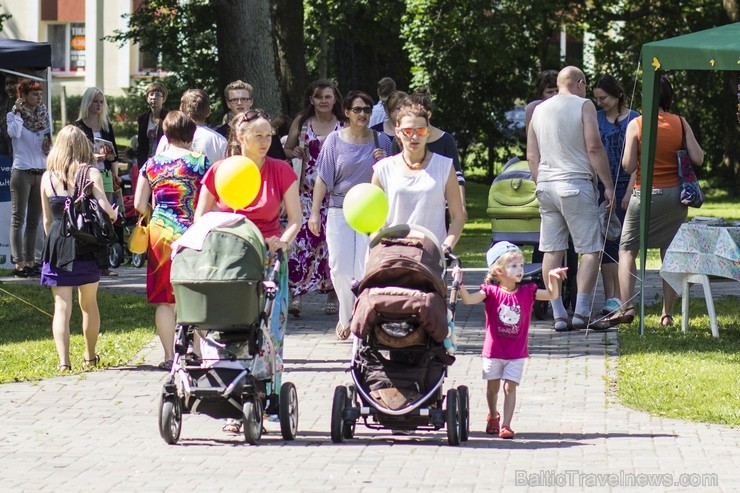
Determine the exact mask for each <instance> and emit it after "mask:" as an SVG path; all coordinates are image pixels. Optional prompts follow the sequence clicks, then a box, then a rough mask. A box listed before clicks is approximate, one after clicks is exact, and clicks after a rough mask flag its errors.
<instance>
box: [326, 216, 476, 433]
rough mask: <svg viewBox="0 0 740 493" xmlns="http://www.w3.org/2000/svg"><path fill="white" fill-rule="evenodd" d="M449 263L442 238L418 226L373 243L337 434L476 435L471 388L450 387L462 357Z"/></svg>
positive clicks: (384, 234)
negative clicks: (454, 337) (451, 342)
mask: <svg viewBox="0 0 740 493" xmlns="http://www.w3.org/2000/svg"><path fill="white" fill-rule="evenodd" d="M444 275H445V260H444V255H443V253H442V250H441V248H440V246H439V245H438V243H437V241H436V239H435V238H434V235H433V234H432V233H431V232H429V231H428V230H425V229H424V228H420V227H417V226H408V225H401V226H394V227H391V228H387V229H384V230H381V231H380V232H379V233H378V235H377V236H376V237H375V238H374V239H373V241H372V242H371V244H370V251H369V255H368V259H367V264H366V270H365V276H364V278H363V279H362V280H361V281H360V283H359V284H358V286H357V288H356V293H357V294H358V298H357V302H356V304H355V309H354V314H353V317H352V323H351V327H350V328H351V331H352V333H353V334H354V336H355V337H354V338H353V345H352V357H351V361H350V375H351V376H352V383H351V384H350V385H347V386H344V385H340V386H338V387H336V388H335V389H334V400H333V405H332V412H331V439H332V441H333V442H335V443H338V442H341V441H343V440H344V439H350V438H353V436H354V432H355V426H356V423H357V422H358V421H360V420H361V421H362V423H363V424H364V425H365V426H366V427H368V428H370V429H391V430H394V431H401V432H407V431H413V430H428V431H433V430H439V429H441V428H443V427H445V426H446V427H447V440H448V443H449V444H450V445H459V444H460V442H461V441H466V440H467V439H468V435H469V425H468V423H469V414H470V411H469V408H470V403H469V392H468V388H467V387H465V386H460V387H458V388H457V389H449V390H448V391H447V393H446V395H445V394H444V392H443V388H442V386H443V383H444V379H445V376H446V375H447V367H448V366H449V365H451V364H452V363H453V362H454V361H455V358H454V356H451V355H450V354H448V352H447V351H446V349H445V345H444V341H445V339H446V338H447V336H448V334H449V331H450V329H449V324H450V323H451V320H450V319H448V314H447V306H446V304H445V295H446V292H447V285H446V284H445V280H444Z"/></svg>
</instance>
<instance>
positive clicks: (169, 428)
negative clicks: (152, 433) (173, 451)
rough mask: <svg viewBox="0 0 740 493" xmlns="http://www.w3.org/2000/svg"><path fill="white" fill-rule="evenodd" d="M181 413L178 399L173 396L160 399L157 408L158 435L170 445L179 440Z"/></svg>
mask: <svg viewBox="0 0 740 493" xmlns="http://www.w3.org/2000/svg"><path fill="white" fill-rule="evenodd" d="M181 429H182V412H181V409H180V399H178V398H177V397H174V396H168V397H164V396H163V397H162V399H161V402H160V406H159V434H160V435H161V436H162V438H164V441H165V442H167V443H168V444H170V445H174V444H176V443H177V440H179V439H180V430H181Z"/></svg>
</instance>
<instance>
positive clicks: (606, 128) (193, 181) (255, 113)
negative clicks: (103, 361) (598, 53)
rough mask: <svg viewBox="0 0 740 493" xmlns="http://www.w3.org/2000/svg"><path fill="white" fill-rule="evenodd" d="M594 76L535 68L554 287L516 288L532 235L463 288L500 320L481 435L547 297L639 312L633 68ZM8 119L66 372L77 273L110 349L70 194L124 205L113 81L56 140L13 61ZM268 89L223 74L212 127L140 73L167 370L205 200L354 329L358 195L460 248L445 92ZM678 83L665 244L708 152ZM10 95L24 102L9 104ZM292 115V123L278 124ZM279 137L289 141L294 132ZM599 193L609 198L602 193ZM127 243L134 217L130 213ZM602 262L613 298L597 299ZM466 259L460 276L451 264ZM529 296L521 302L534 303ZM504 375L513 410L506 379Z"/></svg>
mask: <svg viewBox="0 0 740 493" xmlns="http://www.w3.org/2000/svg"><path fill="white" fill-rule="evenodd" d="M588 89H589V86H588V84H587V81H586V76H585V75H584V73H583V72H582V71H581V70H580V69H578V68H577V67H572V66H570V67H565V68H563V69H562V70H560V71H559V72H556V71H554V70H548V71H545V72H543V73H541V74H540V76H539V77H538V78H537V80H536V91H535V99H534V100H533V101H532V102H531V103H530V104H528V105H527V107H526V111H525V113H526V131H527V161H528V164H529V168H530V170H531V174H532V177H533V179H534V180H535V182H536V184H537V191H536V195H537V199H538V201H539V205H540V214H541V231H540V243H539V247H538V251H539V252H541V253H542V256H543V259H542V264H543V273H544V279H545V281H546V282H545V289H536V288H531V287H529V286H527V287H524V286H520V285H519V283H520V281H521V279H522V264H523V262H524V260H523V257H522V252H521V250H519V248H518V246H516V245H513V244H511V243H506V242H504V243H497V244H494V245H493V246H492V247H491V249H490V250H489V251H488V252H487V263H488V266H489V273H488V277H487V278H486V282H485V283H484V285H483V286H481V289H480V291H478V292H476V293H473V294H471V293H468V292H467V291H466V290H465V289H464V288H463V289H462V291H461V293H462V301H463V302H465V303H479V302H485V313H486V319H487V323H486V327H487V335H486V341H485V343H484V348H483V353H482V356H483V359H484V368H483V378H484V379H485V380H488V381H489V384H488V389H487V400H488V404H489V411H490V414H489V416H488V418H487V424H486V432H487V433H492V434H498V435H499V436H501V437H503V438H513V436H514V433H513V431H512V430H511V427H510V424H511V418H512V414H513V409H514V402H515V396H516V392H515V390H516V386H517V385H518V383H519V381H520V380H521V377H522V369H523V360H524V358H526V357H527V355H528V353H527V342H526V341H527V333H528V326H529V312H531V308H532V304H533V303H534V301H535V299H536V300H549V301H551V303H552V310H553V318H554V324H553V328H554V330H556V331H568V330H576V329H586V328H592V329H597V330H598V329H606V328H609V327H613V326H616V325H619V324H622V323H629V322H631V321H632V320H633V319H634V307H633V303H632V299H633V291H634V284H635V283H634V279H635V257H636V252H637V250H638V246H639V223H640V220H639V209H640V200H641V192H642V190H641V188H640V183H641V179H640V178H641V171H640V167H639V162H640V159H639V158H640V156H639V153H640V139H641V136H642V132H641V127H642V117H641V116H640V115H639V114H638V113H637V112H636V111H634V110H632V109H631V108H630V106H629V104H628V102H627V97H626V94H625V91H624V89H623V87H622V85H621V84H620V83H619V81H617V80H616V79H614V78H613V77H611V76H609V75H605V76H603V77H601V78H599V79H598V81H597V82H596V84H595V85H594V86H593V87H592V92H593V98H594V101H595V104H594V102H593V101H592V100H591V99H589V98H588V97H587V93H588ZM5 92H6V93H7V98H6V99H7V101H8V103H7V104H5V110H6V114H7V117H6V119H5V121H4V122H3V124H4V125H3V127H2V128H1V129H0V130H2V132H3V134H2V135H1V136H0V145H1V146H2V152H3V153H4V154H8V155H12V156H13V166H12V173H11V197H12V220H11V235H10V238H11V247H12V257H13V262H14V264H15V270H14V275H16V276H18V277H29V276H40V277H41V283H42V284H43V285H45V286H49V287H51V289H52V294H53V297H54V300H55V311H54V320H53V324H52V326H53V336H54V340H55V342H56V346H57V350H58V355H59V369H60V371H70V370H71V369H72V364H71V362H70V355H69V330H70V329H69V320H70V313H71V307H72V289H73V288H74V287H77V288H78V291H79V304H80V307H81V309H82V311H83V314H84V316H83V333H84V336H85V342H86V346H85V353H84V355H83V361H84V363H85V365H90V366H92V365H96V364H98V362H99V360H100V359H99V356H98V355H97V354H96V353H95V344H96V340H97V337H98V333H99V330H100V314H99V313H98V308H97V302H96V293H97V288H98V283H99V280H100V276H101V275H116V274H115V272H114V271H111V270H110V266H109V265H108V262H107V256H106V251H105V247H98V248H84V247H81V246H80V245H78V244H76V243H75V240H74V239H71V238H65V237H63V236H62V235H61V234H60V221H61V217H62V213H63V206H64V203H65V201H66V199H67V197H68V196H69V195H70V193H71V190H70V187H71V186H72V185H73V184H74V182H75V177H76V174H77V173H78V172H79V170H81V169H83V168H87V167H88V166H87V165H89V168H90V175H89V176H90V178H91V180H92V182H93V188H92V190H93V195H94V197H95V198H96V199H98V201H99V202H100V204H101V206H102V207H103V209H104V210H105V212H106V213H108V214H109V215H110V216H111V218H112V219H114V220H115V219H116V217H117V215H118V213H119V211H118V210H117V209H116V207H114V206H115V205H116V204H120V187H121V176H120V175H119V169H118V163H119V157H120V154H119V150H118V146H117V145H116V138H115V135H114V133H113V127H112V125H111V123H110V114H109V108H108V105H107V103H106V99H105V96H104V94H103V92H102V91H101V90H100V89H98V88H95V87H91V88H88V89H87V90H86V91H85V93H84V95H83V98H82V103H81V109H80V114H79V119H78V120H77V121H75V122H74V124H73V125H69V126H67V127H64V128H63V129H62V130H61V131H60V132H59V134H58V136H57V138H56V142H55V144H54V145H53V146H52V145H51V139H50V127H51V122H50V120H49V115H48V111H47V109H46V107H45V106H44V104H43V98H42V96H43V91H42V86H41V84H40V83H38V82H36V81H33V80H20V81H19V80H18V79H17V78H15V77H14V76H8V77H6V78H5ZM254 93H255V91H254V88H253V86H252V85H250V84H248V83H245V82H243V81H241V80H237V81H233V82H231V83H229V84H228V85H227V86H226V88H225V91H224V98H225V102H226V106H227V107H228V113H227V114H226V115H224V118H223V120H222V121H221V124H220V125H218V126H217V127H216V128H211V127H209V126H208V124H207V121H208V119H209V116H210V115H211V101H210V99H209V97H208V95H207V94H206V93H205V92H204V91H203V90H201V89H189V90H187V91H185V93H184V94H183V95H182V97H181V99H180V104H179V109H178V110H174V111H168V110H167V109H166V107H165V103H166V102H167V98H168V95H169V94H168V90H167V88H166V87H165V86H164V85H163V84H162V83H161V82H154V83H152V84H149V85H148V86H147V87H146V88H145V90H144V96H145V98H146V102H147V106H148V109H147V111H146V112H144V113H143V114H142V115H140V116H139V118H138V120H137V121H138V132H137V135H136V139H135V142H134V149H135V152H134V153H132V155H133V157H134V158H135V159H134V163H133V166H132V168H133V169H135V170H138V180H137V181H136V185H135V194H134V206H135V208H136V210H137V211H138V213H139V214H144V215H147V216H149V217H150V218H151V219H150V236H149V249H148V264H147V299H148V301H149V302H150V303H152V304H155V305H156V310H155V325H156V328H157V333H158V334H159V337H160V339H161V343H162V347H163V361H162V363H161V364H160V367H161V368H162V369H164V370H169V369H170V368H171V366H172V360H173V346H174V333H175V303H176V300H175V297H174V293H173V289H172V285H171V283H170V279H169V274H170V267H171V260H170V253H171V244H172V242H174V241H175V240H177V238H178V237H180V236H181V235H182V234H183V233H184V232H185V230H187V228H189V227H190V226H191V225H192V224H193V223H194V222H195V221H197V220H199V218H201V217H203V216H204V215H205V214H207V213H208V212H210V211H217V210H223V211H232V212H237V213H239V214H242V215H244V216H246V217H247V218H249V219H250V220H251V221H252V222H253V223H254V224H255V225H256V226H257V228H258V229H259V230H260V232H261V233H262V235H263V237H264V238H265V242H266V246H267V248H268V249H269V250H270V251H271V252H285V254H286V255H287V259H286V260H287V262H286V265H287V268H286V269H285V278H286V279H285V281H286V286H288V288H289V289H288V293H286V294H289V297H290V298H289V300H286V305H287V306H288V313H290V314H291V315H292V316H293V317H300V316H301V310H302V304H301V300H302V297H303V296H304V295H306V294H307V293H311V292H319V293H324V294H326V304H325V306H324V311H325V313H326V314H327V315H330V316H335V315H336V316H337V321H336V335H337V337H338V338H339V339H341V340H344V339H347V338H348V337H349V335H350V330H349V327H350V319H351V317H352V309H353V306H354V301H355V298H354V294H353V292H352V283H353V280H355V279H360V278H361V277H362V275H363V271H364V260H365V255H366V251H367V247H368V237H367V235H365V234H362V233H358V232H356V231H354V230H352V228H351V227H350V226H349V224H348V223H347V221H346V220H345V217H344V215H343V210H342V209H343V201H344V196H345V194H346V193H347V192H348V191H349V190H350V189H351V188H352V187H353V186H355V185H357V184H360V183H372V184H374V185H377V186H378V187H380V188H381V189H382V190H383V191H384V192H385V194H386V196H387V198H388V203H389V213H388V216H387V220H386V225H387V226H393V225H397V224H414V225H417V226H422V227H424V228H426V229H428V230H429V231H431V233H432V234H433V235H434V236H435V238H436V239H437V241H438V242H439V244H440V245H441V247H442V249H443V250H445V251H451V250H452V248H454V247H455V245H456V243H457V241H458V240H459V238H460V235H461V234H462V231H463V227H464V225H465V222H466V220H467V212H466V207H465V203H466V199H465V196H466V194H465V178H464V174H463V168H462V164H461V162H460V159H459V155H458V151H457V147H456V144H455V139H454V137H453V136H452V134H450V133H449V132H446V131H444V130H441V129H439V128H438V127H436V126H434V125H432V123H431V117H432V113H433V109H434V108H433V102H432V98H431V95H430V94H429V92H428V91H427V90H426V89H417V90H416V91H413V92H412V93H411V94H408V93H406V92H403V91H400V90H398V89H397V87H396V84H395V82H394V81H393V80H392V79H390V78H388V77H385V78H383V79H381V80H380V81H379V83H378V87H377V96H378V100H377V102H374V101H373V98H372V97H371V96H370V95H368V94H366V93H364V92H360V91H350V92H349V93H348V94H347V96H346V97H344V98H343V97H342V95H341V93H340V91H339V88H338V87H337V85H336V84H335V83H334V82H332V81H330V80H317V81H315V82H313V83H312V84H311V85H310V86H309V87H308V89H307V91H306V94H305V99H304V107H303V108H302V110H301V111H300V112H299V113H298V115H297V116H295V118H294V119H292V122H291V120H290V119H289V118H286V117H285V116H282V115H281V116H280V117H279V118H276V119H271V118H270V117H269V115H267V114H266V113H265V112H264V111H262V110H259V109H255V108H257V107H259V105H258V104H255V101H254ZM672 97H673V91H672V88H671V85H670V83H669V82H668V81H667V80H666V79H665V78H664V79H662V80H661V84H660V113H659V115H658V134H657V135H658V145H657V152H656V158H655V167H654V170H653V189H652V191H648V193H647V195H649V196H650V197H652V201H653V205H652V213H651V217H650V239H649V243H648V246H649V247H653V248H660V250H661V257H662V255H663V254H664V253H665V249H666V248H667V246H668V244H669V243H670V241H671V239H672V238H673V236H674V235H675V233H676V232H677V230H678V228H679V227H680V225H681V223H683V222H684V221H685V220H686V217H687V209H686V207H685V206H683V205H681V204H680V202H679V200H678V194H679V184H678V174H677V170H676V159H675V153H676V151H677V150H678V149H679V148H680V147H681V146H682V142H683V141H685V143H686V144H685V145H686V149H687V150H688V153H689V155H690V157H691V160H692V161H693V163H694V164H695V165H700V164H701V163H702V161H703V151H702V150H701V147H700V146H699V144H698V143H697V141H696V138H695V137H694V133H693V131H692V129H691V127H690V126H689V125H688V123H687V122H686V120H685V119H683V118H682V117H680V116H678V115H675V114H672V113H669V109H670V106H671V102H672ZM10 102H12V104H10ZM277 128H283V129H284V130H282V132H278V131H276V129H277ZM281 137H282V138H281ZM233 155H242V156H246V157H248V158H249V159H250V160H252V161H253V162H254V163H255V164H256V165H257V167H258V168H259V170H260V176H261V183H260V188H259V191H258V193H257V197H256V198H255V199H254V201H253V202H252V203H250V204H249V205H247V206H246V207H244V208H243V209H240V210H237V211H233V209H232V208H230V207H229V206H227V205H226V204H224V203H222V201H221V199H220V197H219V193H218V189H217V187H216V184H215V183H216V180H215V176H216V173H217V170H218V169H219V166H220V165H221V163H222V162H223V160H224V159H225V158H227V157H229V156H233ZM600 206H601V207H600ZM605 215H606V216H612V215H614V216H616V217H617V218H618V219H619V221H620V222H621V223H623V228H622V229H621V236H620V237H619V238H616V239H614V238H612V239H610V240H605V237H604V235H603V233H602V231H601V228H600V227H599V225H600V224H601V223H603V222H604V216H605ZM42 218H43V223H42V224H43V231H44V232H45V239H44V240H43V243H42V244H43V249H41V250H42V252H41V254H40V255H39V254H37V252H36V250H37V238H38V236H39V235H38V234H37V230H38V229H39V223H40V221H41V220H42ZM117 232H118V236H119V241H121V242H123V231H122V230H121V229H120V228H119V229H118V231H117ZM569 245H572V247H571V248H572V249H574V251H575V252H576V253H577V254H578V256H579V258H580V260H579V265H578V269H577V274H576V280H577V283H576V284H577V296H576V301H575V306H574V307H573V311H572V313H569V312H568V311H567V310H566V308H565V306H564V304H563V301H562V298H561V296H560V293H561V287H560V283H561V282H562V281H563V280H564V279H565V278H566V273H567V268H564V267H562V266H563V264H564V259H565V255H566V252H567V251H568V249H569ZM599 270H600V271H601V274H602V279H603V289H604V295H605V300H606V301H605V304H604V306H603V307H602V308H601V310H600V313H599V315H598V316H594V315H593V312H594V310H593V307H592V305H593V300H594V291H595V286H596V283H597V276H598V273H599ZM456 275H461V272H460V271H456ZM675 297H676V293H675V292H674V291H673V290H672V289H671V288H670V286H668V285H667V284H665V283H664V301H663V313H662V317H661V324H662V325H671V324H672V323H673V304H674V300H675ZM501 306H507V307H509V308H513V307H515V308H516V310H515V311H516V312H517V313H522V316H521V317H518V318H517V321H516V322H514V323H512V322H511V320H508V321H506V323H504V322H502V321H501V320H499V316H498V315H497V314H498V313H499V308H500V307H501ZM522 310H523V312H522ZM502 380H503V389H504V393H505V395H506V399H505V401H504V406H503V419H502V418H501V416H500V414H499V413H498V411H497V394H498V391H499V388H500V386H501V381H502Z"/></svg>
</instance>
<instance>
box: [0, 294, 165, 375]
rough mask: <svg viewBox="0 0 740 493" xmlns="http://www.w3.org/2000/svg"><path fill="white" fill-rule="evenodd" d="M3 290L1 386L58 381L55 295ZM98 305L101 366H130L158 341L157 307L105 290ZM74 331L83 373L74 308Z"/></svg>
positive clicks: (74, 350) (73, 348) (77, 366)
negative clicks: (53, 330) (55, 378)
mask: <svg viewBox="0 0 740 493" xmlns="http://www.w3.org/2000/svg"><path fill="white" fill-rule="evenodd" d="M0 290H2V291H0V327H2V330H0V361H2V365H0V383H7V382H17V381H27V380H39V379H43V378H48V377H52V376H57V375H58V372H57V365H58V364H59V360H58V358H57V353H56V349H55V346H54V340H53V339H52V336H51V314H52V313H53V311H54V303H53V300H52V297H51V290H50V289H49V288H45V287H42V286H38V285H30V284H20V283H0ZM9 293H10V294H9ZM16 297H17V298H16ZM18 298H20V300H19V299H18ZM75 298H76V295H75ZM21 300H24V301H25V303H24V302H23V301H21ZM98 305H99V308H100V315H101V320H102V324H101V325H102V327H101V331H100V338H99V339H98V344H97V347H96V351H97V353H98V354H99V355H100V356H101V359H102V365H101V366H103V367H105V366H116V365H122V364H125V363H128V362H129V361H131V359H132V358H133V357H134V356H135V355H136V353H138V352H139V351H140V350H141V348H143V347H144V346H145V345H146V344H147V343H149V341H151V339H152V337H153V336H154V333H155V332H154V309H153V306H151V305H149V304H148V303H147V302H146V298H145V297H143V296H141V295H130V294H117V293H113V292H110V291H104V290H101V291H99V292H98ZM70 327H71V332H72V334H71V338H70V357H71V361H72V367H73V368H74V371H75V373H78V372H80V371H81V369H82V368H83V366H82V359H83V351H84V340H83V338H82V330H81V322H80V309H79V306H78V305H76V304H75V310H74V312H73V315H72V320H71V322H70Z"/></svg>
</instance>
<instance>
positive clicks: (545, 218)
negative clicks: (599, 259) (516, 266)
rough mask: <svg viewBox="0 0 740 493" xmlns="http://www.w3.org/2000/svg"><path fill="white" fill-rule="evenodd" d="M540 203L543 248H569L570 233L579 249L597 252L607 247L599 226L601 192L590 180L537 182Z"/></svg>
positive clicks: (581, 251) (554, 250)
mask: <svg viewBox="0 0 740 493" xmlns="http://www.w3.org/2000/svg"><path fill="white" fill-rule="evenodd" d="M535 193H536V194H537V200H538V201H539V203H540V216H542V223H541V226H540V250H541V251H543V252H558V251H562V250H567V249H568V235H569V234H570V236H571V237H572V238H573V246H574V248H575V251H576V252H577V253H596V252H598V251H600V250H601V249H602V248H603V247H604V238H603V237H602V236H601V227H600V226H599V206H598V203H597V198H598V192H597V190H596V186H595V185H594V183H593V182H592V181H590V180H586V179H578V180H565V181H548V182H542V183H538V184H537V191H536V192H535Z"/></svg>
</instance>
